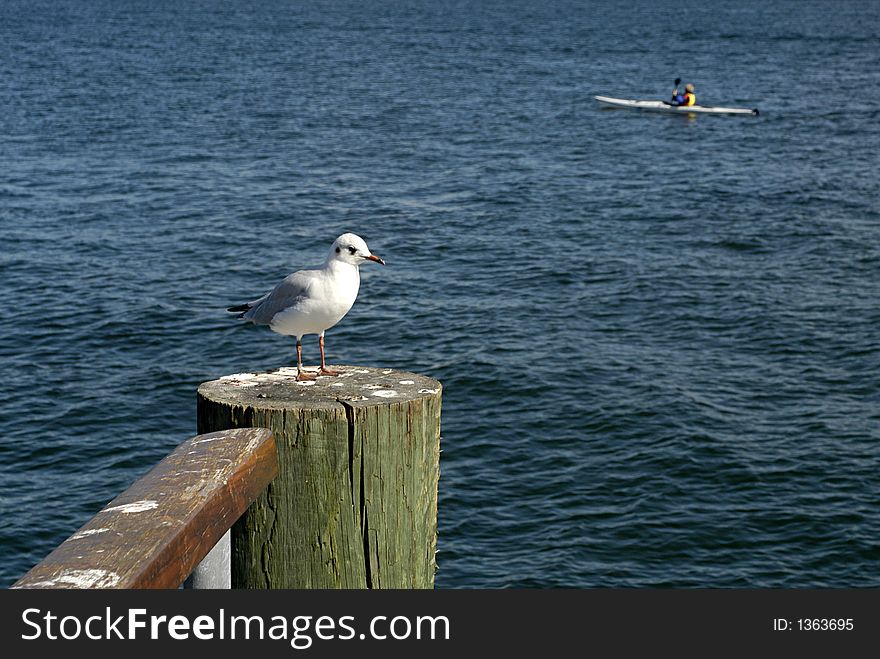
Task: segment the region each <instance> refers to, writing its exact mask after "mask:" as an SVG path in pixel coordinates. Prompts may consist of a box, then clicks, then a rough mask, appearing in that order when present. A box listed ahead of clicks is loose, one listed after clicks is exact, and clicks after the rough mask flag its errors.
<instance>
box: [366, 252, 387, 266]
mask: <svg viewBox="0 0 880 659" xmlns="http://www.w3.org/2000/svg"><path fill="white" fill-rule="evenodd" d="M364 258H366V259H367V260H368V261H375V262H376V263H379V264H381V265H385V261H383V260H382V259H380V258H379V257H378V256H376V255H375V254H370V255H369V256H366V257H364Z"/></svg>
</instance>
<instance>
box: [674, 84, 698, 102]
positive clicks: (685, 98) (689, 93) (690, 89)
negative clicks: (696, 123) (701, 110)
mask: <svg viewBox="0 0 880 659" xmlns="http://www.w3.org/2000/svg"><path fill="white" fill-rule="evenodd" d="M696 104H697V96H696V94H694V84H693V83H692V82H689V83H688V84H686V85H685V86H684V94H680V93H679V92H678V87H676V88H675V89H673V90H672V105H686V106H690V105H696Z"/></svg>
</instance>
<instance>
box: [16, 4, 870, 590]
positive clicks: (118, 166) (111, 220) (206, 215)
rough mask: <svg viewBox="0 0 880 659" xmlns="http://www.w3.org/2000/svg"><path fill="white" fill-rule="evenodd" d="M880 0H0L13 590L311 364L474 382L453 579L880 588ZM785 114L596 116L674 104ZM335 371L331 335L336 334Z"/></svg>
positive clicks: (453, 430) (450, 539)
mask: <svg viewBox="0 0 880 659" xmlns="http://www.w3.org/2000/svg"><path fill="white" fill-rule="evenodd" d="M878 45H880V4H878V3H877V2H876V0H841V1H840V2H834V3H831V2H820V1H812V2H811V1H800V2H796V1H794V0H791V1H787V0H744V1H740V2H706V1H701V2H698V1H696V0H681V1H677V0H643V1H639V2H616V1H610V0H609V1H602V2H586V1H583V2H577V1H574V0H548V1H547V2H535V1H534V0H504V1H501V0H497V1H493V0H482V1H480V2H464V1H456V0H431V1H429V0H410V1H407V2H392V1H390V0H388V1H381V0H374V1H369V2H361V1H354V0H351V1H342V0H334V1H325V2H320V1H315V2H293V1H281V0H279V1H277V2H268V1H258V2H233V1H225V2H224V1H220V0H216V1H215V0H204V1H200V2H186V3H181V2H172V1H170V0H168V1H164V0H149V1H148V0H112V1H111V0H91V1H89V2H74V1H72V0H70V1H68V0H55V1H51V2H50V1H48V0H27V1H24V0H6V1H4V2H3V3H2V4H0V78H2V94H0V237H2V251H0V299H2V303H3V308H4V310H3V313H2V316H0V373H2V377H0V558H2V560H0V583H2V585H4V586H8V585H9V584H11V583H13V582H14V581H15V580H16V579H17V578H19V577H20V576H21V575H23V574H24V573H25V572H26V571H27V570H28V569H29V568H30V567H31V566H32V565H34V564H35V563H36V562H38V561H39V560H40V559H42V558H43V557H44V556H45V555H46V554H47V553H48V552H49V551H50V550H52V549H53V548H54V547H55V546H56V545H57V544H58V543H60V542H61V541H63V540H64V539H65V538H67V537H68V536H69V535H70V534H72V533H73V532H74V531H75V530H76V529H77V528H78V527H79V526H80V525H81V524H83V523H84V522H85V521H86V520H87V519H89V518H90V517H91V516H92V515H93V514H95V513H96V512H97V511H98V510H99V509H100V508H101V507H102V506H104V505H105V504H106V503H107V502H108V501H109V500H111V499H112V498H114V497H115V496H116V495H117V494H118V493H119V492H121V491H122V490H124V489H125V488H126V487H127V486H128V485H129V484H130V483H131V482H132V481H133V480H135V479H136V478H138V477H139V476H141V475H142V474H144V473H145V472H146V471H147V470H148V469H149V468H150V467H151V466H152V465H154V464H155V463H156V462H158V461H159V460H160V459H161V458H162V457H164V456H165V455H166V454H167V453H168V452H170V451H171V450H172V449H173V448H174V447H175V446H176V445H177V444H178V443H180V442H181V441H183V440H184V439H186V438H187V437H190V436H192V435H193V434H195V429H196V428H195V391H196V388H197V386H198V385H199V383H201V382H203V381H206V380H211V379H215V378H218V377H220V376H222V375H225V374H229V373H236V372H241V371H254V370H267V369H272V368H275V367H278V366H282V365H290V364H292V363H293V360H294V351H293V347H294V346H293V342H292V340H291V339H289V338H286V337H281V336H278V335H276V334H273V333H272V332H270V331H268V330H267V329H265V328H255V327H253V326H245V325H243V324H241V323H239V322H236V321H235V320H234V319H233V318H232V317H231V315H230V314H227V313H226V311H225V307H227V306H229V305H230V304H235V303H240V302H242V301H245V300H250V299H254V298H255V297H258V296H259V295H261V294H262V293H264V292H265V291H266V290H268V289H269V288H271V287H272V286H274V284H275V283H276V282H277V281H279V280H280V279H281V278H282V277H284V276H285V275H286V274H288V273H289V272H292V271H293V270H297V269H300V268H302V267H303V266H306V265H312V264H315V263H320V262H321V260H322V259H323V258H324V256H325V254H326V252H327V250H328V248H329V246H330V243H331V242H332V241H333V239H334V238H335V237H336V236H337V235H339V234H340V233H342V232H344V231H353V232H356V233H358V234H360V235H362V236H363V237H364V238H366V240H367V242H368V243H369V245H370V247H371V248H372V250H373V251H374V252H375V253H377V254H379V255H381V256H382V257H383V258H385V260H386V261H387V262H388V266H387V268H380V267H368V266H365V267H364V268H363V282H362V286H361V293H360V297H359V299H358V301H357V303H356V304H355V306H354V308H353V309H352V311H351V312H350V313H349V315H348V316H347V317H346V318H345V319H344V320H343V321H342V322H341V323H340V324H339V325H338V326H337V327H335V328H333V329H331V330H330V331H328V333H327V347H328V362H330V363H337V364H340V363H341V364H363V365H370V366H381V367H394V368H399V369H403V370H409V371H416V372H419V373H424V374H426V375H430V376H433V377H435V378H438V379H439V380H440V381H442V383H443V385H444V400H443V420H442V424H443V428H442V446H443V453H442V461H441V465H442V476H441V482H440V513H439V515H440V516H439V553H438V563H439V572H438V574H437V585H438V586H439V587H444V588H463V587H561V586H571V587H578V588H589V587H607V586H617V587H675V588H690V587H712V588H721V587H846V586H874V587H876V586H880V47H878ZM676 77H682V78H684V79H685V80H686V81H692V82H694V83H695V85H696V87H697V100H698V103H700V104H702V105H723V106H736V107H747V108H752V107H757V108H759V110H760V113H761V114H760V116H758V117H742V116H735V117H731V116H710V115H700V116H696V117H688V116H670V115H660V114H651V113H639V112H635V111H629V110H614V109H602V108H600V107H599V105H598V104H597V103H596V102H595V101H594V99H593V96H594V95H596V94H603V95H609V96H617V97H623V98H647V99H662V98H666V97H667V96H668V95H669V93H670V91H671V89H672V83H673V80H674V79H675V78H676ZM305 358H306V361H307V362H309V363H312V364H314V363H316V361H317V358H318V350H317V340H316V338H315V337H313V336H312V337H307V338H306V340H305Z"/></svg>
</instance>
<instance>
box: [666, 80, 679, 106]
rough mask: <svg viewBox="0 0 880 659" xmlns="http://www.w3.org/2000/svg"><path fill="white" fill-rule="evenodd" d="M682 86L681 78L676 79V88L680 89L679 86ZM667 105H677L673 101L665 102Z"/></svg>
mask: <svg viewBox="0 0 880 659" xmlns="http://www.w3.org/2000/svg"><path fill="white" fill-rule="evenodd" d="M680 84H681V78H676V79H675V88H676V89H678V86H679V85H680ZM663 102H664V103H666V105H675V103H673V102H672V101H663Z"/></svg>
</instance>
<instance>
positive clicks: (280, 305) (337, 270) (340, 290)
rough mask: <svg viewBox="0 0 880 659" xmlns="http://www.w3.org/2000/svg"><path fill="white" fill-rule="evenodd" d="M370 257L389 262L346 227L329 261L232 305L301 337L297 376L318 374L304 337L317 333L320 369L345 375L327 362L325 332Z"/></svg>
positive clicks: (348, 301)
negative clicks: (310, 365)
mask: <svg viewBox="0 0 880 659" xmlns="http://www.w3.org/2000/svg"><path fill="white" fill-rule="evenodd" d="M366 261H375V262H376V263H381V264H382V265H385V261H383V260H382V259H380V258H379V257H378V256H376V255H375V254H373V253H371V252H370V248H369V247H367V243H366V242H364V239H363V238H361V237H360V236H356V235H355V234H353V233H344V234H342V235H341V236H339V238H337V239H336V240H334V241H333V246H332V247H331V248H330V253H329V254H328V255H327V259H326V260H325V261H324V265H322V266H318V267H314V268H309V269H308V270H300V271H298V272H294V273H293V274H290V275H287V277H285V278H284V280H283V281H282V282H281V283H280V284H278V285H277V286H276V287H275V288H274V289H272V291H270V292H269V293H266V294H265V295H264V296H263V297H261V298H260V299H259V300H254V301H253V302H248V303H247V304H240V305H238V306H237V307H229V309H228V311H240V312H242V313H240V314H239V316H238V317H239V318H244V319H245V320H248V321H250V322H252V323H253V324H254V325H268V326H269V329H271V330H272V331H273V332H277V333H278V334H284V335H286V336H295V337H296V372H297V376H296V379H297V380H314V379H315V376H314V375H311V374H308V373H305V372H304V371H303V368H302V337H303V336H304V335H305V334H317V335H318V337H320V338H319V339H318V345H319V346H320V348H321V370H320V371H319V374H320V375H339V372H338V371H331V370H329V369H328V368H327V367H326V365H325V364H324V332H325V331H326V330H328V329H330V328H331V327H333V326H334V325H335V324H336V323H338V322H339V321H340V320H342V318H343V316H345V314H347V313H348V310H349V309H351V307H352V305H353V304H354V301H355V299H356V298H357V294H358V289H359V288H360V285H361V274H360V270H359V269H358V266H360V265H361V263H365V262H366Z"/></svg>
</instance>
